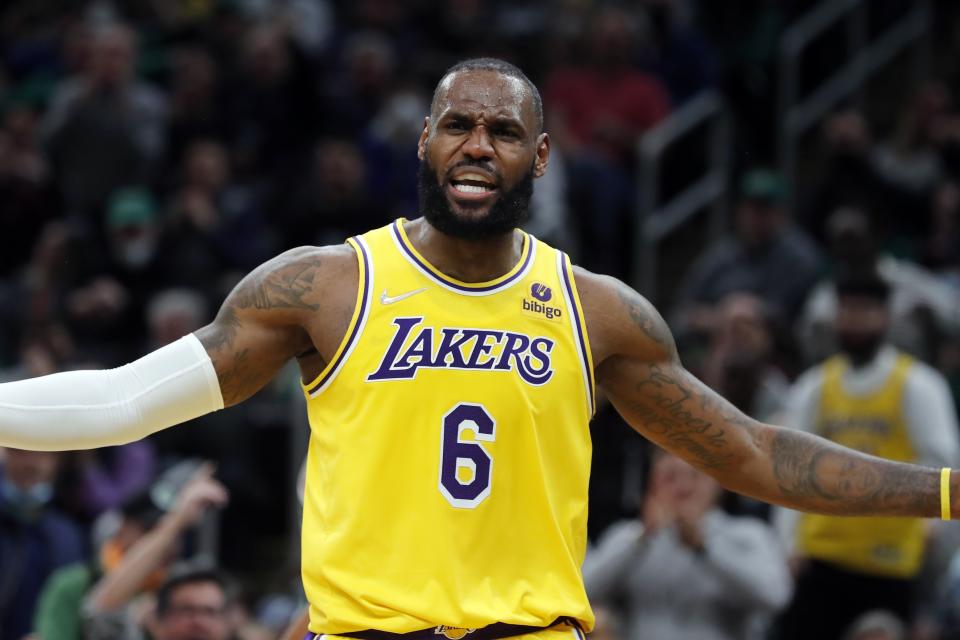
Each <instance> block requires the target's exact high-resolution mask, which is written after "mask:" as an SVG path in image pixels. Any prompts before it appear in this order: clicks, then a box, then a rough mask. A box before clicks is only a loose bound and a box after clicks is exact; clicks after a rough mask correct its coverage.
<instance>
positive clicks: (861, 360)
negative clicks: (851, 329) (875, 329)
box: [837, 333, 884, 367]
mask: <svg viewBox="0 0 960 640" xmlns="http://www.w3.org/2000/svg"><path fill="white" fill-rule="evenodd" d="M883 342H884V336H883V335H881V334H869V335H868V334H856V335H854V334H845V333H839V334H837V346H838V347H840V351H842V352H843V353H844V354H846V356H847V357H848V358H850V363H851V364H853V366H854V367H862V366H863V365H865V364H869V363H870V361H871V360H873V358H874V356H875V355H877V352H878V351H879V350H880V347H881V346H882V345H883Z"/></svg>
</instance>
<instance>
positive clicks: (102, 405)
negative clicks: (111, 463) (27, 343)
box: [0, 334, 223, 451]
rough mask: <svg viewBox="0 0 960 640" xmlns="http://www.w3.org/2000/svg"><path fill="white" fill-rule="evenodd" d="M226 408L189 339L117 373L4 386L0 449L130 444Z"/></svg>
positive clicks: (74, 374) (206, 362)
mask: <svg viewBox="0 0 960 640" xmlns="http://www.w3.org/2000/svg"><path fill="white" fill-rule="evenodd" d="M222 408H223V397H222V396H221V395H220V384H219V382H218V380H217V373H216V371H215V370H214V368H213V363H212V362H211V361H210V356H208V355H207V352H206V351H205V350H204V348H203V345H201V344H200V341H199V340H197V338H196V336H194V335H193V334H190V335H188V336H185V337H183V338H181V339H179V340H177V341H176V342H174V343H172V344H169V345H167V346H165V347H163V348H161V349H158V350H156V351H154V352H153V353H149V354H147V355H145V356H144V357H142V358H140V359H139V360H136V361H134V362H131V363H130V364H127V365H124V366H122V367H119V368H117V369H107V370H102V371H68V372H65V373H56V374H53V375H49V376H42V377H39V378H33V379H30V380H22V381H19V382H9V383H6V384H0V446H6V447H14V448H17V449H32V450H36V451H63V450H69V449H92V448H94V447H104V446H110V445H118V444H125V443H127V442H132V441H134V440H139V439H140V438H143V437H145V436H148V435H150V434H151V433H154V432H155V431H159V430H160V429H165V428H167V427H170V426H172V425H175V424H179V423H181V422H186V421H187V420H191V419H193V418H196V417H198V416H202V415H205V414H207V413H210V412H212V411H217V410H219V409H222Z"/></svg>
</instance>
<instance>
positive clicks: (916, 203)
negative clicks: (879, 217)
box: [873, 82, 950, 232]
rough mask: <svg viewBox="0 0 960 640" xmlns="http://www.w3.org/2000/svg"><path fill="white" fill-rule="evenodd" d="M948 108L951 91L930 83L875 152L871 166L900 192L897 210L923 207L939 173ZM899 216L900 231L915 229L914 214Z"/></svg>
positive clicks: (923, 88) (920, 92) (939, 84)
mask: <svg viewBox="0 0 960 640" xmlns="http://www.w3.org/2000/svg"><path fill="white" fill-rule="evenodd" d="M949 109H950V94H949V92H948V90H947V88H946V86H945V85H943V84H942V83H940V82H929V83H927V84H925V85H923V86H921V87H920V89H919V90H918V91H917V93H916V95H914V96H913V99H912V100H911V103H910V105H909V108H908V109H906V110H904V112H903V115H902V117H901V120H900V124H899V126H898V127H897V129H896V131H895V132H894V135H893V137H891V138H890V139H888V140H884V141H882V142H881V143H880V144H879V145H878V146H877V148H876V150H875V152H874V159H873V162H874V166H875V167H876V169H877V171H878V172H879V173H880V175H881V176H883V178H884V180H886V181H887V182H888V183H889V184H891V185H892V186H893V187H895V188H896V190H897V191H898V193H899V194H900V195H901V202H900V203H899V204H900V207H899V210H900V211H914V210H916V209H918V208H920V207H922V206H923V204H924V202H926V200H927V198H928V196H929V194H930V193H931V192H932V191H933V188H934V186H935V185H936V183H937V180H938V179H939V178H940V176H941V174H942V166H941V162H940V153H939V148H938V147H939V144H940V140H941V135H942V133H943V125H944V123H945V122H946V121H947V118H948V116H949ZM898 217H899V218H902V219H901V220H900V222H901V223H906V224H905V225H902V230H903V231H907V232H916V231H918V229H917V227H916V223H917V222H919V221H918V220H917V219H915V217H914V216H898Z"/></svg>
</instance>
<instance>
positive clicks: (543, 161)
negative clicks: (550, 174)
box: [533, 133, 550, 178]
mask: <svg viewBox="0 0 960 640" xmlns="http://www.w3.org/2000/svg"><path fill="white" fill-rule="evenodd" d="M549 164H550V136H549V135H548V134H546V133H541V134H540V135H539V136H537V157H536V160H535V161H534V163H533V177H534V178H542V177H543V174H545V173H546V172H547V165H549Z"/></svg>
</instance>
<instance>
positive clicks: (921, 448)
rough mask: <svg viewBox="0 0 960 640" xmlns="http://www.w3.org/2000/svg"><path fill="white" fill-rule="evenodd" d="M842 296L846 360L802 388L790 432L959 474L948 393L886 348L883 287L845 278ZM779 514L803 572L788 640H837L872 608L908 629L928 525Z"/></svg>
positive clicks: (839, 328)
mask: <svg viewBox="0 0 960 640" xmlns="http://www.w3.org/2000/svg"><path fill="white" fill-rule="evenodd" d="M836 291H837V299H838V306H837V315H836V320H835V322H836V325H835V326H836V335H837V340H838V344H839V346H840V349H841V353H840V354H838V355H836V356H834V357H832V358H830V359H829V360H827V361H826V362H825V363H824V364H822V365H819V366H817V367H815V368H813V369H811V370H810V371H808V372H807V373H805V374H804V375H803V376H802V377H801V378H800V379H799V380H798V381H797V383H796V386H795V388H794V389H793V391H792V393H791V398H790V402H789V409H788V416H787V424H789V425H790V426H792V427H794V428H796V429H800V430H803V431H806V432H809V433H815V434H818V435H820V436H823V437H825V438H828V439H830V440H832V441H834V442H837V443H839V444H842V445H844V446H847V447H851V448H853V449H857V450H860V451H864V452H866V453H870V454H873V455H877V456H881V457H884V458H889V459H891V460H901V461H906V462H919V463H921V464H927V465H933V466H949V467H952V466H955V465H956V464H957V462H958V460H960V445H958V442H957V438H958V434H957V416H956V413H955V410H954V406H953V400H952V398H951V396H950V391H949V389H948V387H947V384H946V382H945V381H944V379H943V377H942V376H941V375H940V374H939V373H937V372H936V371H935V370H934V369H932V368H930V367H928V366H927V365H925V364H923V363H920V362H917V361H916V360H915V359H914V358H912V357H911V356H909V355H907V354H905V353H903V352H901V351H898V350H897V349H895V348H894V347H893V346H891V345H890V344H889V343H888V342H887V340H886V335H887V331H888V329H889V325H890V311H889V293H890V291H889V287H888V285H887V284H886V282H884V281H883V280H882V279H881V278H880V277H878V276H877V275H873V276H870V275H865V274H859V275H856V276H848V277H845V278H841V279H839V280H838V281H837V284H836ZM778 515H779V516H780V517H779V526H780V528H781V531H782V532H783V533H784V534H785V537H787V538H788V539H792V540H791V545H790V546H791V547H792V548H793V549H795V552H794V553H795V556H796V558H797V560H796V561H795V565H796V567H797V571H798V577H797V580H798V581H797V592H796V596H795V598H794V600H793V602H792V604H791V606H790V608H789V610H788V611H787V612H785V613H784V615H783V618H782V621H781V622H782V626H781V633H782V634H783V635H782V636H781V637H782V638H783V640H792V639H794V638H796V639H798V640H799V639H801V638H802V639H804V640H806V639H808V638H818V639H822V640H836V639H839V638H840V636H841V635H842V633H843V631H844V630H845V629H846V628H847V627H848V625H850V623H851V622H852V621H853V620H854V619H855V618H856V617H857V616H859V615H860V614H862V613H865V612H867V611H869V610H871V609H876V608H882V609H887V610H889V611H891V612H894V613H895V614H897V615H898V616H899V617H900V619H901V620H902V621H904V622H905V623H909V622H911V618H912V614H913V606H912V595H913V593H912V591H913V588H914V585H915V578H916V577H917V575H918V574H919V571H920V568H921V560H922V556H923V553H924V547H925V544H926V536H927V529H926V526H927V525H926V523H925V522H923V521H922V520H916V519H910V518H843V517H832V516H822V515H810V514H803V515H799V514H797V513H796V512H792V511H787V510H781V512H780V513H779V514H778Z"/></svg>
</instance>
